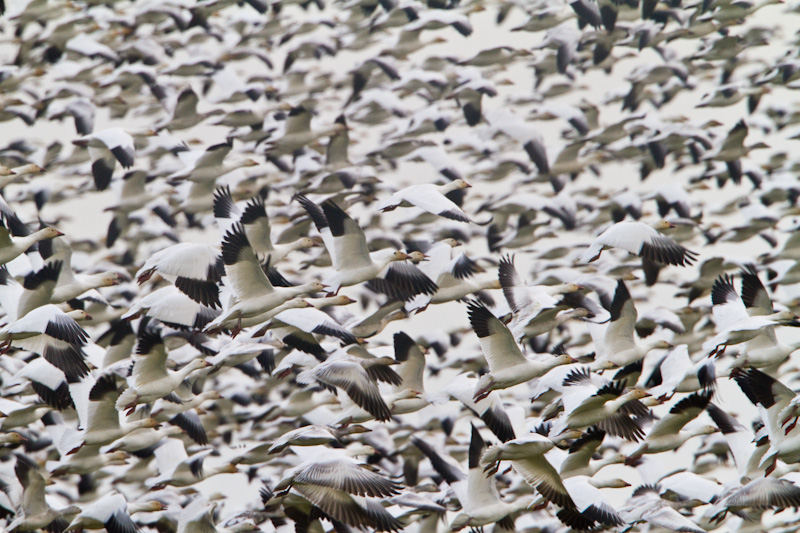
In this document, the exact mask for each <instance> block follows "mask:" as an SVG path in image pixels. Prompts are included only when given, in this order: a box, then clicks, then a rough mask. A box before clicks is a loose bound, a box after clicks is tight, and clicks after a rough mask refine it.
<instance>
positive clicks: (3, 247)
mask: <svg viewBox="0 0 800 533" xmlns="http://www.w3.org/2000/svg"><path fill="white" fill-rule="evenodd" d="M9 222H10V221H9V220H8V217H6V216H3V218H2V220H0V265H5V264H6V263H8V262H10V261H11V260H13V259H15V258H17V257H19V256H20V255H22V254H23V253H25V252H26V251H27V250H28V249H30V247H31V246H33V245H34V244H36V243H37V242H39V241H43V240H45V239H54V238H56V237H60V236H62V235H64V234H63V233H61V232H60V231H58V230H57V229H55V228H50V227H44V228H42V229H40V230H38V231H34V232H33V233H30V234H28V235H24V236H20V237H12V236H11V233H10V231H9V226H8V224H9Z"/></svg>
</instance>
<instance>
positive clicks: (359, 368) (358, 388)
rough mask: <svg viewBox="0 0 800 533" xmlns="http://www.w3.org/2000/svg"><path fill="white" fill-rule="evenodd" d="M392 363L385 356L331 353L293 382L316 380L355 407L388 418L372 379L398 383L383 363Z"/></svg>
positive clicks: (384, 404) (385, 406)
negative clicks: (335, 391) (336, 391)
mask: <svg viewBox="0 0 800 533" xmlns="http://www.w3.org/2000/svg"><path fill="white" fill-rule="evenodd" d="M391 364H396V362H395V361H394V359H391V358H388V357H381V358H373V359H364V358H361V357H352V356H350V355H347V354H343V353H338V352H337V353H335V354H334V355H333V356H332V357H330V358H329V359H328V360H327V361H325V362H323V363H320V364H318V365H317V366H315V367H314V368H311V369H309V370H304V371H303V372H301V373H300V374H298V375H297V382H298V383H302V384H308V383H313V382H315V381H316V382H319V383H321V384H322V385H324V386H326V387H335V388H337V389H342V390H343V391H344V392H345V393H347V395H348V396H349V397H350V399H351V400H353V401H354V402H355V403H356V404H358V406H359V407H361V408H363V409H364V410H366V411H367V412H369V413H370V414H371V415H372V416H374V417H375V419H376V420H378V421H381V422H386V421H388V420H391V418H392V412H391V410H390V409H389V407H388V406H387V405H386V402H385V401H384V400H383V398H382V397H381V392H380V390H379V389H378V385H377V383H376V380H381V381H387V382H392V381H394V382H395V383H399V380H400V378H399V376H397V374H396V373H395V372H394V371H392V370H391V369H390V368H389V367H388V366H387V365H391Z"/></svg>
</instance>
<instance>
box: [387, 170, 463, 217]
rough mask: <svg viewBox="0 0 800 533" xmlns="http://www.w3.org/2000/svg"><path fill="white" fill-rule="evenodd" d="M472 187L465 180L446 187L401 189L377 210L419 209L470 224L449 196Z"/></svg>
mask: <svg viewBox="0 0 800 533" xmlns="http://www.w3.org/2000/svg"><path fill="white" fill-rule="evenodd" d="M468 187H471V185H470V184H469V183H467V182H466V181H464V180H463V179H457V180H453V181H451V182H449V183H447V184H445V185H438V186H437V185H432V184H430V183H423V184H421V185H411V186H410V187H406V188H405V189H400V190H399V191H397V192H396V193H394V194H392V195H391V196H390V197H389V198H387V199H385V200H383V201H381V202H379V203H378V205H377V208H378V209H380V210H381V211H383V212H386V211H392V210H394V209H396V208H398V207H418V208H420V209H422V210H424V211H427V212H429V213H433V214H434V215H439V216H441V217H444V218H449V219H450V220H456V221H458V222H470V221H471V220H470V218H469V216H467V214H466V213H464V211H462V210H461V208H460V207H458V206H457V205H456V204H455V203H454V202H453V201H452V200H450V199H449V198H447V196H446V195H447V194H449V193H451V192H453V191H457V190H460V189H466V188H468Z"/></svg>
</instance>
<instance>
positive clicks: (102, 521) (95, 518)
mask: <svg viewBox="0 0 800 533" xmlns="http://www.w3.org/2000/svg"><path fill="white" fill-rule="evenodd" d="M166 508H167V506H166V505H164V504H163V503H161V502H159V501H157V500H151V501H146V502H136V503H128V501H127V500H126V499H125V496H123V495H122V494H120V493H119V492H117V491H115V490H114V491H111V492H109V493H108V494H106V495H105V496H102V497H101V498H99V499H98V500H97V501H95V502H94V503H92V504H91V505H87V506H86V507H84V508H83V510H82V511H81V512H80V514H79V515H78V516H76V517H75V518H74V519H73V520H72V522H71V523H70V524H69V526H67V528H66V529H65V530H64V531H65V532H67V531H75V530H81V529H104V528H105V529H106V530H108V531H119V532H122V531H135V530H136V524H135V523H134V522H133V520H132V519H131V516H130V515H132V514H134V513H156V512H158V511H163V510H165V509H166Z"/></svg>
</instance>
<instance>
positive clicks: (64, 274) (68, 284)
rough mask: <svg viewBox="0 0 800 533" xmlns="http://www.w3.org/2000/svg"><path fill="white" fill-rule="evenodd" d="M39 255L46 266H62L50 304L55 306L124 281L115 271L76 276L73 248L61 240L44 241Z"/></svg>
mask: <svg viewBox="0 0 800 533" xmlns="http://www.w3.org/2000/svg"><path fill="white" fill-rule="evenodd" d="M39 253H40V254H41V256H42V259H44V260H45V262H46V264H48V265H53V266H54V267H55V266H56V265H57V264H61V265H62V266H61V268H60V269H59V274H58V280H57V282H56V286H55V288H54V289H53V295H52V296H51V298H50V302H51V303H54V304H59V303H63V302H66V301H67V300H73V299H75V298H78V297H79V296H81V295H82V294H83V293H85V292H88V291H90V290H92V289H98V288H100V287H111V286H113V285H118V284H119V282H120V280H121V279H122V276H121V275H120V274H119V273H118V272H114V271H109V272H98V273H96V274H76V273H75V272H73V270H72V247H71V246H70V245H69V244H68V243H66V242H64V241H62V240H61V239H58V240H56V241H53V240H49V241H44V242H43V243H41V244H40V245H39Z"/></svg>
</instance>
